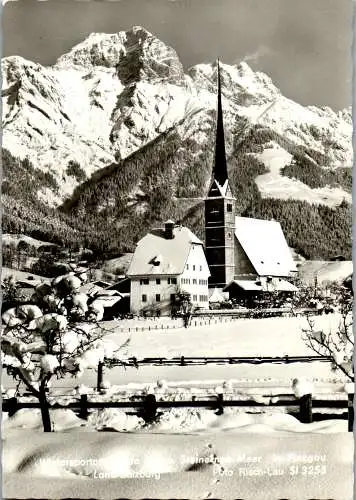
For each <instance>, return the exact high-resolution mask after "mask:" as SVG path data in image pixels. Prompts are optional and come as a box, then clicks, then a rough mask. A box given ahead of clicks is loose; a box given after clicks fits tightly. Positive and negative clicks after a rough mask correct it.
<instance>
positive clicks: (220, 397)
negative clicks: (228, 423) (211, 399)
mask: <svg viewBox="0 0 356 500" xmlns="http://www.w3.org/2000/svg"><path fill="white" fill-rule="evenodd" d="M216 406H217V410H218V411H217V412H216V415H222V414H223V413H224V394H223V393H222V392H221V393H219V394H218V396H217V405H216Z"/></svg>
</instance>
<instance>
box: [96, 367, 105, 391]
mask: <svg viewBox="0 0 356 500" xmlns="http://www.w3.org/2000/svg"><path fill="white" fill-rule="evenodd" d="M103 368H104V363H103V362H102V361H99V363H98V377H97V382H96V390H97V391H98V392H99V391H100V388H101V384H102V382H103Z"/></svg>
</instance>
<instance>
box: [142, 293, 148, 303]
mask: <svg viewBox="0 0 356 500" xmlns="http://www.w3.org/2000/svg"><path fill="white" fill-rule="evenodd" d="M142 302H147V295H145V294H143V295H142Z"/></svg>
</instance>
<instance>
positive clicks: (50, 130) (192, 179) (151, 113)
mask: <svg viewBox="0 0 356 500" xmlns="http://www.w3.org/2000/svg"><path fill="white" fill-rule="evenodd" d="M220 67H221V81H222V97H223V111H224V125H225V135H226V149H227V154H228V163H229V172H230V176H231V179H232V183H233V185H234V186H235V190H236V193H237V197H238V198H239V199H238V204H237V205H238V210H239V213H244V211H250V212H251V213H255V212H254V208H253V207H254V205H256V203H257V205H258V204H262V201H261V200H263V199H266V200H267V202H268V200H270V202H268V203H270V204H273V203H274V204H275V205H276V206H277V205H278V203H277V201H278V199H283V198H286V197H287V196H289V195H292V197H294V198H295V202H292V201H290V200H289V201H288V200H285V202H286V203H287V204H288V203H289V205H290V206H291V205H293V206H294V207H296V206H297V202H300V203H302V204H303V203H305V202H308V204H309V205H313V204H317V205H320V208H318V209H317V210H319V212H320V213H322V211H323V208H322V206H323V205H327V206H329V207H331V208H332V207H334V208H335V209H336V210H337V207H338V206H339V205H340V204H341V202H342V201H343V200H345V201H346V202H347V203H350V202H351V188H350V186H351V168H350V166H351V165H352V144H351V136H352V120H351V113H350V110H342V111H340V112H338V113H336V112H334V111H333V110H332V109H331V108H329V107H327V106H325V107H322V108H318V107H315V106H308V107H303V106H301V105H299V104H298V103H295V102H294V101H292V100H291V99H288V98H287V97H284V96H283V95H282V94H281V92H280V90H279V89H278V88H277V87H276V86H275V85H274V83H273V82H272V80H271V79H270V78H269V77H268V76H267V75H265V74H264V73H260V72H255V71H253V70H252V69H251V68H250V67H249V66H248V65H247V64H246V63H245V62H242V63H240V64H237V65H227V64H224V63H220ZM2 71H3V91H2V96H3V147H4V149H5V151H4V154H5V161H4V181H5V182H4V185H5V191H4V192H5V195H6V196H7V198H6V199H7V200H8V207H10V205H11V206H13V201H11V200H17V202H16V203H18V202H22V203H23V204H24V205H25V206H28V207H30V208H31V210H40V212H41V213H47V212H46V210H49V209H48V208H47V207H48V206H49V205H50V206H51V207H52V208H51V209H50V212H51V217H54V218H55V219H56V218H57V217H59V218H61V217H62V219H61V220H62V222H63V221H64V219H63V217H64V218H65V221H66V222H65V224H67V223H68V221H70V220H71V222H70V224H69V226H68V227H70V225H72V226H73V231H74V233H75V234H77V233H76V231H77V232H78V231H79V233H80V224H82V223H83V218H80V217H79V216H78V214H79V213H82V214H83V213H87V214H89V212H90V215H88V217H91V218H92V219H93V220H94V219H95V217H99V218H100V222H101V223H103V213H106V214H107V216H108V218H109V220H113V218H115V217H119V219H121V221H120V220H119V221H118V224H119V225H121V227H122V225H123V223H122V221H123V220H125V221H126V223H127V224H129V219H130V216H132V213H133V211H135V214H136V216H137V217H138V216H139V215H140V214H141V215H140V216H142V214H145V216H147V223H148V221H150V223H153V222H154V221H155V222H158V221H159V216H160V214H159V211H158V210H157V206H162V216H163V212H164V211H165V208H164V206H163V204H162V200H165V204H166V208H167V207H168V206H169V207H171V209H172V210H173V212H174V211H176V212H177V217H179V218H181V219H184V218H185V220H188V222H189V217H188V219H186V214H184V210H183V209H182V210H181V208H177V207H178V205H180V207H182V206H185V208H187V207H188V205H189V207H190V208H189V207H188V208H187V210H188V212H189V211H191V209H192V203H193V202H192V203H188V202H185V201H183V200H182V201H181V202H180V201H177V200H179V198H185V199H186V198H188V199H189V198H201V197H203V196H204V195H205V192H206V189H207V187H208V184H209V180H210V175H211V167H212V155H213V143H214V140H213V139H214V129H215V112H216V63H211V64H208V63H205V64H198V65H195V66H193V67H192V68H189V70H188V71H187V73H186V74H185V73H184V70H183V66H182V64H181V62H180V61H179V57H178V55H177V53H176V52H175V50H174V49H173V48H171V47H169V46H167V45H166V44H165V43H164V42H162V41H160V40H159V39H158V38H157V37H155V36H154V35H152V34H151V33H149V32H148V31H147V30H145V29H144V28H142V27H140V26H136V27H133V28H132V29H131V30H128V31H126V32H119V33H116V34H115V33H114V34H100V33H99V34H98V33H94V34H91V35H90V36H89V37H88V38H87V39H85V40H84V41H83V42H81V43H79V44H77V45H76V46H75V47H73V48H72V49H71V50H70V51H69V52H67V53H66V54H64V55H62V56H61V57H59V58H58V60H57V62H56V63H55V64H54V65H53V66H50V67H43V66H41V65H39V64H37V63H33V62H31V61H27V60H25V59H23V58H21V57H19V56H11V57H8V58H5V59H3V61H2ZM157 141H158V142H157ZM164 141H167V144H168V145H167V146H166V149H167V152H166V153H167V154H166V153H164V149H165V145H164V144H163V142H164ZM169 141H171V145H169ZM140 151H141V156H140ZM168 152H169V154H168ZM135 155H138V157H139V158H141V163H140V162H137V160H136V159H135ZM155 158H157V162H156V164H155ZM163 159H164V161H165V162H166V164H163ZM110 169H111V170H110ZM130 169H131V170H132V172H131V173H130V175H131V176H132V178H135V182H136V186H135V187H134V188H132V189H131V188H130V189H131V191H130V190H129V189H128V187H127V186H125V182H124V178H123V179H121V181H120V172H121V173H123V174H124V175H126V176H128V175H129V173H128V172H130ZM159 169H161V172H159ZM109 171H111V174H112V175H113V176H114V177H115V176H116V177H117V184H120V186H121V187H120V190H117V189H116V188H115V196H112V192H111V191H112V190H113V188H112V187H110V189H108V193H107V195H105V196H106V197H105V196H103V197H102V199H101V197H100V193H98V190H97V189H96V188H95V183H102V182H104V181H103V180H102V178H105V176H108V172H109ZM14 172H17V174H18V176H19V178H21V179H22V182H21V183H17V184H16V185H11V176H12V175H13V174H14ZM162 172H166V173H167V175H169V179H170V182H169V183H168V184H169V185H168V184H167V182H166V181H165V179H163V178H162ZM116 177H115V178H116ZM154 179H156V180H157V179H160V182H162V183H163V185H164V186H165V187H166V193H164V190H163V189H156V188H154V185H153V180H154ZM26 183H27V185H31V186H32V190H31V194H30V195H28V194H25V193H23V186H22V185H24V184H26ZM109 184H110V182H109ZM100 185H101V184H100ZM94 192H95V193H96V194H95V197H96V198H95V200H94V198H93V196H94V195H93V193H94ZM152 193H156V194H155V196H156V198H155V196H154V195H153V194H152ZM167 193H168V194H169V196H170V197H171V202H170V203H168V201H169V200H168V198H167ZM286 193H288V195H286ZM161 198H162V199H161ZM273 199H275V200H276V201H273ZM123 200H125V201H123ZM16 203H15V204H16ZM187 203H188V205H187ZM154 204H156V206H154ZM157 204H158V205H157ZM173 205H174V206H173ZM103 206H104V207H106V209H105V210H106V212H105V210H104V212H103V209H102V207H103ZM110 206H111V212H110V210H109V209H108V207H110ZM261 206H262V205H261ZM34 207H35V208H34ZM44 207H45V208H44ZM58 207H61V210H60V212H58ZM308 210H309V209H308ZM310 210H311V209H310ZM5 212H6V204H5ZM91 212H92V213H91ZM100 214H101V215H100ZM192 216H193V217H196V220H197V221H198V220H200V219H201V216H200V215H199V216H198V215H197V214H195V215H192ZM21 217H22V219H21ZM21 217H19V218H17V219H16V222H15V219H14V216H13V215H12V214H10V213H9V214H8V215H7V218H8V219H7V220H8V221H10V220H11V224H12V225H14V224H15V225H16V227H18V226H19V225H20V226H21V224H22V226H23V227H27V226H26V224H27V223H24V220H23V218H24V217H25V218H26V214H24V213H23V212H22V215H21ZM46 217H47V216H46ZM78 217H79V219H78ZM343 217H344V215H343ZM20 219H21V220H22V223H20ZM33 219H35V217H34V218H33ZM26 220H27V219H26ZM78 220H80V222H78ZM6 223H9V222H6ZM63 223H64V222H63ZM11 224H10V225H11ZM32 224H33V220H32V222H31V227H33V226H32ZM56 224H57V222H56ZM56 224H55V225H56ZM199 224H201V220H200V223H199ZM199 224H198V226H199ZM57 225H58V224H57ZM140 227H141V226H140ZM146 229H147V224H146V226H145V227H143V226H142V227H141V232H142V231H144V230H146ZM108 230H109V229H108ZM68 231H69V229H68ZM74 233H73V234H74ZM139 236H140V232H137V234H136V237H139ZM83 238H84V236H83ZM85 238H86V237H85ZM85 238H84V239H85ZM130 241H131V243H130V244H131V245H133V244H134V241H133V240H132V238H130ZM345 248H348V245H346V246H345ZM325 251H326V250H325ZM347 252H348V250H347ZM323 256H325V255H323Z"/></svg>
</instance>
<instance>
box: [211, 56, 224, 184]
mask: <svg viewBox="0 0 356 500" xmlns="http://www.w3.org/2000/svg"><path fill="white" fill-rule="evenodd" d="M217 71H218V110H217V121H216V138H215V163H214V170H213V178H214V179H216V180H217V181H218V183H219V184H220V186H223V185H224V183H225V181H226V180H227V178H228V176H227V163H226V152H225V135H224V123H223V113H222V104H221V82H220V64H219V59H218V60H217Z"/></svg>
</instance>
